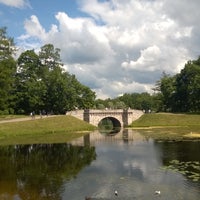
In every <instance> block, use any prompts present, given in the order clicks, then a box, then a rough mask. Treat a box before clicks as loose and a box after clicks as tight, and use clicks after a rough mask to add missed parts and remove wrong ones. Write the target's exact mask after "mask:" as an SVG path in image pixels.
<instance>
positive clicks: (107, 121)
mask: <svg viewBox="0 0 200 200" xmlns="http://www.w3.org/2000/svg"><path fill="white" fill-rule="evenodd" d="M98 128H99V132H100V133H102V134H105V135H113V134H117V133H119V132H120V130H121V123H120V121H119V120H118V119H116V118H114V117H105V118H103V119H102V120H101V121H100V122H99V124H98Z"/></svg>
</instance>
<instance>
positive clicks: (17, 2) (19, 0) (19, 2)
mask: <svg viewBox="0 0 200 200" xmlns="http://www.w3.org/2000/svg"><path fill="white" fill-rule="evenodd" d="M0 4H4V5H6V6H11V7H15V8H24V7H27V6H30V4H29V2H28V1H27V0H0Z"/></svg>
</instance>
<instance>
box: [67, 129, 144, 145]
mask: <svg viewBox="0 0 200 200" xmlns="http://www.w3.org/2000/svg"><path fill="white" fill-rule="evenodd" d="M144 140H146V138H145V137H144V136H142V135H141V134H140V133H139V132H137V131H135V130H132V129H122V130H121V131H120V132H119V133H117V134H113V135H109V134H108V135H104V134H101V133H100V132H99V131H94V132H92V133H90V134H88V135H85V136H83V137H80V138H77V139H75V140H73V141H71V142H70V143H71V144H73V145H76V146H95V144H98V143H101V142H107V143H110V142H112V143H113V142H116V143H121V144H123V143H132V142H136V141H138V142H141V141H144Z"/></svg>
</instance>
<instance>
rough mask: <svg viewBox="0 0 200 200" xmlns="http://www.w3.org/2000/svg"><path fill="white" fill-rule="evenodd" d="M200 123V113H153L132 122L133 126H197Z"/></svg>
mask: <svg viewBox="0 0 200 200" xmlns="http://www.w3.org/2000/svg"><path fill="white" fill-rule="evenodd" d="M196 125H200V115H190V114H171V113H153V114H145V115H143V116H142V117H140V118H139V119H138V120H136V121H134V122H133V123H132V124H131V127H152V126H196Z"/></svg>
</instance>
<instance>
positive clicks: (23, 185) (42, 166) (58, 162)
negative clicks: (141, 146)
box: [0, 144, 96, 200]
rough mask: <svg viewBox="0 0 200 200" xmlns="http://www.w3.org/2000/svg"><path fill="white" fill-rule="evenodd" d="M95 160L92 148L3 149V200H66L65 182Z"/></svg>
mask: <svg viewBox="0 0 200 200" xmlns="http://www.w3.org/2000/svg"><path fill="white" fill-rule="evenodd" d="M94 159H96V153H95V148H94V147H90V146H89V145H85V146H72V145H71V144H35V145H15V146H5V147H0V163H1V164H0V174H1V176H0V199H20V200H22V199H23V200H27V199H33V200H36V199H55V200H59V199H62V198H61V196H60V195H61V193H62V190H64V188H63V187H62V186H63V183H64V182H65V181H66V180H70V179H71V178H73V177H75V176H77V174H78V173H79V172H80V170H81V169H82V168H84V167H85V166H87V165H89V164H90V163H91V162H92V160H94Z"/></svg>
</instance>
